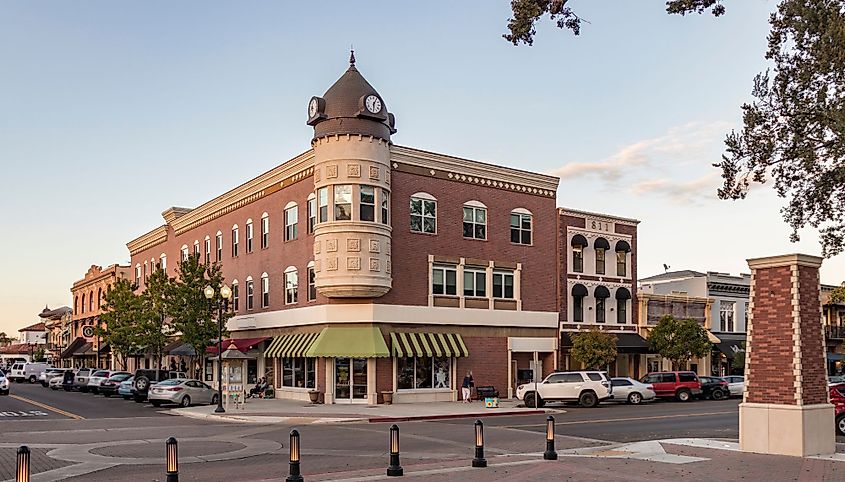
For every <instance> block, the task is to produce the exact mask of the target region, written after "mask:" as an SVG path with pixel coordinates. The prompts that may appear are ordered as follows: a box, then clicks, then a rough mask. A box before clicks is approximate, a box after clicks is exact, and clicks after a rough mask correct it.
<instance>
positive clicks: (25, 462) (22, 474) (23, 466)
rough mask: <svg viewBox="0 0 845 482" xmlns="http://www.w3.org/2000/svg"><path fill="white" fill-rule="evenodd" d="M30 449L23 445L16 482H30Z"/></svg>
mask: <svg viewBox="0 0 845 482" xmlns="http://www.w3.org/2000/svg"><path fill="white" fill-rule="evenodd" d="M29 473H30V468H29V447H27V446H26V445H21V446H20V448H18V457H17V462H16V466H15V482H29Z"/></svg>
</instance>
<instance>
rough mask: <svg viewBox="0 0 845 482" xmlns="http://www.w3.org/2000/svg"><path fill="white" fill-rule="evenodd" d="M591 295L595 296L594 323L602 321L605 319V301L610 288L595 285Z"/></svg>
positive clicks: (608, 296)
mask: <svg viewBox="0 0 845 482" xmlns="http://www.w3.org/2000/svg"><path fill="white" fill-rule="evenodd" d="M593 296H594V297H595V298H596V323H604V322H605V321H607V303H606V301H607V299H608V298H610V290H608V289H607V287H606V286H596V289H595V290H593Z"/></svg>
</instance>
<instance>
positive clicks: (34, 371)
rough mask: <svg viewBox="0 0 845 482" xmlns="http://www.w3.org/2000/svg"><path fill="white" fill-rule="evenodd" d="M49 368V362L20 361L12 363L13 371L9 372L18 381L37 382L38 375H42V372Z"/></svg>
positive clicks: (10, 376)
mask: <svg viewBox="0 0 845 482" xmlns="http://www.w3.org/2000/svg"><path fill="white" fill-rule="evenodd" d="M48 368H51V367H50V365H49V364H47V363H42V362H35V363H24V362H18V363H15V364H14V365H12V372H11V373H10V374H9V378H10V379H12V380H13V381H16V382H23V381H28V382H29V383H35V382H36V381H38V377H39V376H41V372H43V371H44V370H46V369H48Z"/></svg>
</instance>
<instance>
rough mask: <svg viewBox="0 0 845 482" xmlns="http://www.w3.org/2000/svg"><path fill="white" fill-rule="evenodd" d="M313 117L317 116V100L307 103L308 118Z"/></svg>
mask: <svg viewBox="0 0 845 482" xmlns="http://www.w3.org/2000/svg"><path fill="white" fill-rule="evenodd" d="M315 115H317V99H311V102H309V103H308V117H314V116H315Z"/></svg>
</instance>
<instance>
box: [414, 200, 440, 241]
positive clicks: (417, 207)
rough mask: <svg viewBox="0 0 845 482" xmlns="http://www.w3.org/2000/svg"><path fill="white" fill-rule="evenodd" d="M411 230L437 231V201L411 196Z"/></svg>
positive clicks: (416, 231)
mask: <svg viewBox="0 0 845 482" xmlns="http://www.w3.org/2000/svg"><path fill="white" fill-rule="evenodd" d="M411 231H412V232H415V233H428V234H435V233H437V201H434V200H431V199H421V198H416V197H412V198H411Z"/></svg>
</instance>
